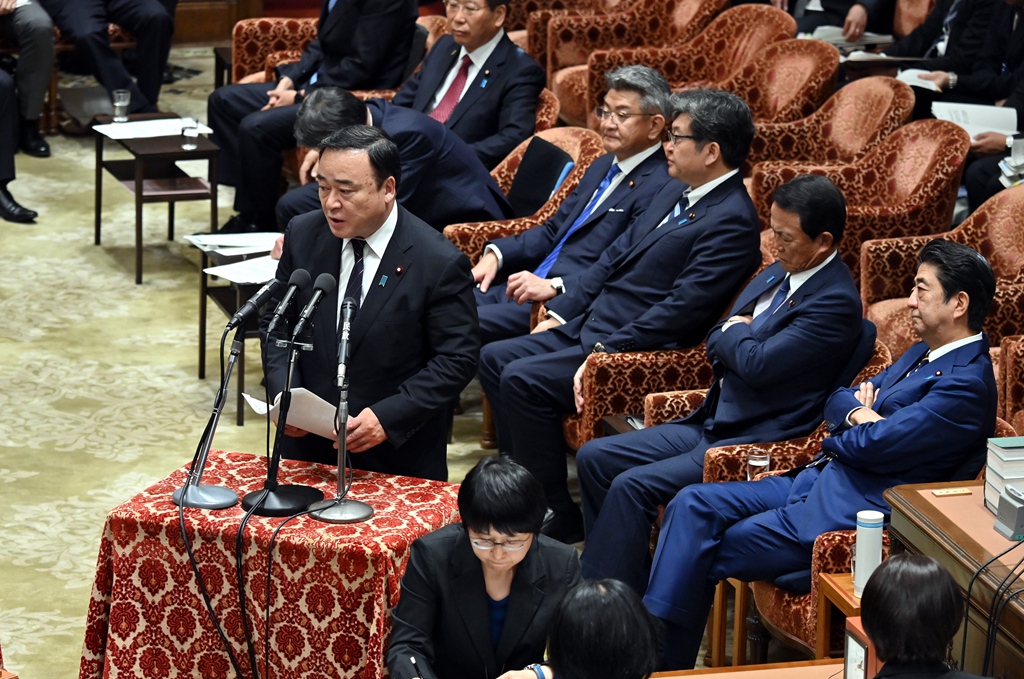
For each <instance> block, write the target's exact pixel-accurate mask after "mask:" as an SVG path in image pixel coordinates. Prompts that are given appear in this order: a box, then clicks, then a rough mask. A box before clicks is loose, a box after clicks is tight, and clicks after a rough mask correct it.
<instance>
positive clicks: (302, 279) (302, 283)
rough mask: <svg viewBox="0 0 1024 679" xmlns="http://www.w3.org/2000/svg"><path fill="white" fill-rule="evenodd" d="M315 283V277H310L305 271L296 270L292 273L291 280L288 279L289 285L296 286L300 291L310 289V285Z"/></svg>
mask: <svg viewBox="0 0 1024 679" xmlns="http://www.w3.org/2000/svg"><path fill="white" fill-rule="evenodd" d="M312 281H313V277H312V276H310V275H309V272H308V271H306V270H305V269H296V270H295V271H292V275H291V278H289V279H288V285H290V286H291V285H294V286H295V287H296V288H298V289H299V290H305V289H306V288H308V287H309V284H310V283H311V282H312Z"/></svg>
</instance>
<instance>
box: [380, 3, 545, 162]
mask: <svg viewBox="0 0 1024 679" xmlns="http://www.w3.org/2000/svg"><path fill="white" fill-rule="evenodd" d="M508 3H509V0H463V1H462V2H454V1H449V2H446V3H445V8H446V11H447V14H448V22H449V26H450V28H451V34H450V35H445V36H442V37H441V38H440V39H439V40H438V41H437V43H436V44H435V45H434V47H433V49H431V50H430V54H428V55H427V57H426V59H424V60H423V66H422V68H421V69H420V70H419V71H418V72H416V73H415V74H413V76H412V77H411V78H409V80H408V81H407V82H406V83H405V84H404V85H402V89H400V90H398V93H397V94H396V95H395V98H394V99H393V100H392V103H394V104H397V105H398V106H406V107H408V108H412V109H415V110H417V111H420V112H421V113H428V114H430V117H432V118H434V120H437V121H438V122H440V123H442V124H444V125H445V127H447V128H448V129H450V130H451V131H452V132H454V133H455V134H457V135H459V136H460V137H462V139H463V140H464V141H466V142H467V143H469V145H470V146H472V147H473V150H474V151H476V154H477V156H479V157H480V161H481V162H482V163H483V164H484V166H485V167H487V169H488V170H491V169H493V168H494V166H495V165H497V164H498V163H500V162H501V161H502V160H504V158H505V156H507V155H508V154H509V153H511V152H512V149H514V148H515V147H516V146H518V145H519V143H520V142H522V141H523V140H524V139H526V138H527V137H529V136H530V135H531V134H533V130H534V127H536V124H537V99H538V97H539V96H540V91H541V90H542V89H544V81H545V78H546V76H545V74H544V69H543V68H541V66H540V64H538V63H537V62H536V61H535V60H534V58H533V57H531V56H530V55H529V54H527V53H526V52H524V51H523V50H521V49H520V48H519V47H517V46H516V45H515V43H513V42H512V41H511V40H509V38H508V36H507V35H506V34H505V30H504V29H503V28H502V24H504V23H505V15H506V12H507V11H508Z"/></svg>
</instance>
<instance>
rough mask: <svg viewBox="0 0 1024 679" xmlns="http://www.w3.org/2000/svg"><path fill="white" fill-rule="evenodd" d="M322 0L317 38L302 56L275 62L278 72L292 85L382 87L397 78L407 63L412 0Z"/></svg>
mask: <svg viewBox="0 0 1024 679" xmlns="http://www.w3.org/2000/svg"><path fill="white" fill-rule="evenodd" d="M328 1H329V0H324V4H323V7H322V8H321V10H320V22H319V23H318V24H317V29H316V39H315V40H313V41H312V42H311V43H309V44H308V45H306V49H304V50H303V51H302V58H301V59H299V61H297V62H295V63H293V64H284V65H281V66H278V67H277V73H278V75H279V76H282V77H284V76H287V77H289V78H291V79H292V80H293V81H294V82H295V85H296V87H298V88H302V87H306V86H308V84H309V80H310V78H312V77H313V74H314V73H316V74H317V80H316V84H315V85H314V86H313V87H326V86H328V85H331V86H335V87H343V88H345V89H347V90H352V89H362V90H383V89H388V88H390V87H396V86H397V85H398V84H399V83H401V82H402V76H403V75H405V67H406V66H407V65H408V63H409V51H410V50H411V49H412V38H413V33H415V31H416V17H417V16H419V11H418V10H417V8H416V7H417V6H416V0H338V3H337V4H336V5H335V6H334V9H333V10H331V11H330V12H328V11H327V5H328Z"/></svg>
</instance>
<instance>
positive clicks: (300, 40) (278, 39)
mask: <svg viewBox="0 0 1024 679" xmlns="http://www.w3.org/2000/svg"><path fill="white" fill-rule="evenodd" d="M318 21H319V20H318V19H279V18H273V17H270V18H259V19H242V20H241V21H239V22H238V23H236V24H235V28H234V30H232V32H231V82H235V83H237V82H238V81H240V80H241V79H242V78H244V77H245V76H247V75H250V74H252V73H257V72H259V71H262V70H263V68H264V66H265V65H266V60H267V57H268V56H269V55H270V54H271V53H272V52H282V51H285V50H298V51H299V52H301V51H302V50H303V49H304V48H305V47H306V45H308V44H309V43H310V42H311V41H312V40H313V39H314V38H316V26H317V22H318Z"/></svg>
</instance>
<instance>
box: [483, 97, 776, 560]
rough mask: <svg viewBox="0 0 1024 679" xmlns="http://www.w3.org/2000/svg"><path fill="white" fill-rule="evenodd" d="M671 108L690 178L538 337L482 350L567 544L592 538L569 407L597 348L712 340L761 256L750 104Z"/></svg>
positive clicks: (590, 273)
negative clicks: (568, 428)
mask: <svg viewBox="0 0 1024 679" xmlns="http://www.w3.org/2000/svg"><path fill="white" fill-rule="evenodd" d="M670 106H671V109H672V114H671V118H672V129H671V131H670V135H671V140H670V141H669V142H668V143H667V145H666V155H667V156H668V163H669V169H668V171H669V174H670V175H672V176H673V177H675V178H676V179H679V180H681V181H682V182H685V183H686V185H684V184H682V183H679V182H671V183H669V184H666V185H665V188H663V189H662V190H661V191H660V192H659V193H658V194H657V195H656V196H654V198H652V199H651V204H650V207H649V208H648V209H647V211H646V212H645V213H644V215H643V217H642V218H641V219H640V220H638V221H637V222H636V223H635V224H634V225H633V226H631V227H630V228H628V229H626V232H625V233H623V234H622V236H620V237H619V238H618V239H617V240H616V241H615V242H614V243H612V245H611V246H610V247H609V248H608V249H607V250H606V251H605V253H604V254H603V255H602V256H601V258H600V259H599V260H598V261H597V263H596V264H594V265H593V266H591V267H590V268H589V269H587V271H586V272H585V273H584V274H583V276H581V277H580V279H579V283H578V285H576V286H575V287H574V289H573V290H570V291H568V292H567V293H566V294H564V295H559V296H558V297H555V298H553V299H552V300H550V301H549V302H548V303H547V305H546V306H547V310H548V315H549V316H550V318H549V319H548V320H546V321H543V322H541V323H540V324H539V325H538V326H537V328H535V330H534V333H533V334H531V335H527V336H526V337H517V338H514V339H509V340H503V341H500V342H493V343H491V344H489V345H487V346H486V347H484V349H483V351H482V352H481V355H480V384H481V386H482V387H483V390H484V393H485V394H486V395H487V398H488V400H489V401H490V403H491V407H492V409H493V412H494V414H495V420H496V424H497V425H498V432H499V436H500V437H504V438H499V443H503V441H504V442H506V443H504V445H510V448H503V450H502V452H504V453H510V454H511V455H512V457H513V458H514V459H515V460H516V461H517V462H519V463H521V464H522V465H523V466H525V467H526V468H527V469H529V470H530V471H531V472H533V474H534V475H535V476H537V478H538V479H540V481H541V483H542V484H543V485H544V493H545V496H546V498H547V502H548V507H549V508H550V509H551V515H550V517H549V519H548V520H545V523H544V527H543V528H542V529H541V532H542V533H544V534H545V535H548V536H550V537H554V538H556V539H559V540H562V541H573V542H575V541H578V540H580V539H582V537H583V535H582V534H583V519H582V516H581V515H580V510H579V508H578V507H577V506H576V504H575V503H574V502H573V500H572V498H571V496H570V495H569V489H568V486H567V483H566V477H567V471H566V462H565V453H566V446H565V441H564V438H563V436H562V416H563V415H564V414H567V413H570V412H572V411H574V410H575V409H576V407H578V406H577V403H576V396H575V395H574V382H575V383H576V384H577V388H578V383H579V380H580V379H581V376H582V373H583V367H584V365H585V362H586V359H587V355H588V354H590V353H592V352H605V353H614V352H619V351H650V350H655V349H669V348H675V347H688V346H693V345H695V344H697V343H699V342H701V341H703V339H704V337H705V336H706V335H707V332H708V330H710V329H711V327H712V326H713V325H714V324H715V323H716V322H717V321H718V319H719V317H720V316H721V314H722V312H723V311H724V310H725V309H726V306H727V305H728V303H729V301H730V300H731V299H732V296H733V295H734V294H735V293H736V292H737V290H738V289H739V286H740V285H741V284H742V283H743V282H744V280H746V278H747V277H748V276H749V275H750V274H752V273H753V272H754V270H755V269H756V268H757V266H758V264H759V263H760V262H761V251H760V236H759V231H760V229H759V226H758V220H757V212H756V210H755V209H754V206H753V203H751V201H750V197H749V196H748V195H747V192H746V189H744V187H743V179H742V177H740V175H739V172H738V168H739V167H740V166H741V165H742V164H743V161H744V159H745V158H746V156H747V153H748V151H749V149H750V142H751V140H752V139H753V137H754V123H753V120H752V119H751V115H750V109H749V107H748V106H747V104H746V102H744V101H743V100H742V99H740V98H739V97H737V96H736V95H734V94H730V93H728V92H723V91H720V90H710V89H695V90H688V91H686V92H682V93H679V94H674V95H672V99H671V100H670ZM687 185H688V186H687ZM502 432H504V433H502ZM509 441H510V442H511V443H510V444H508V443H507V442H509Z"/></svg>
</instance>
